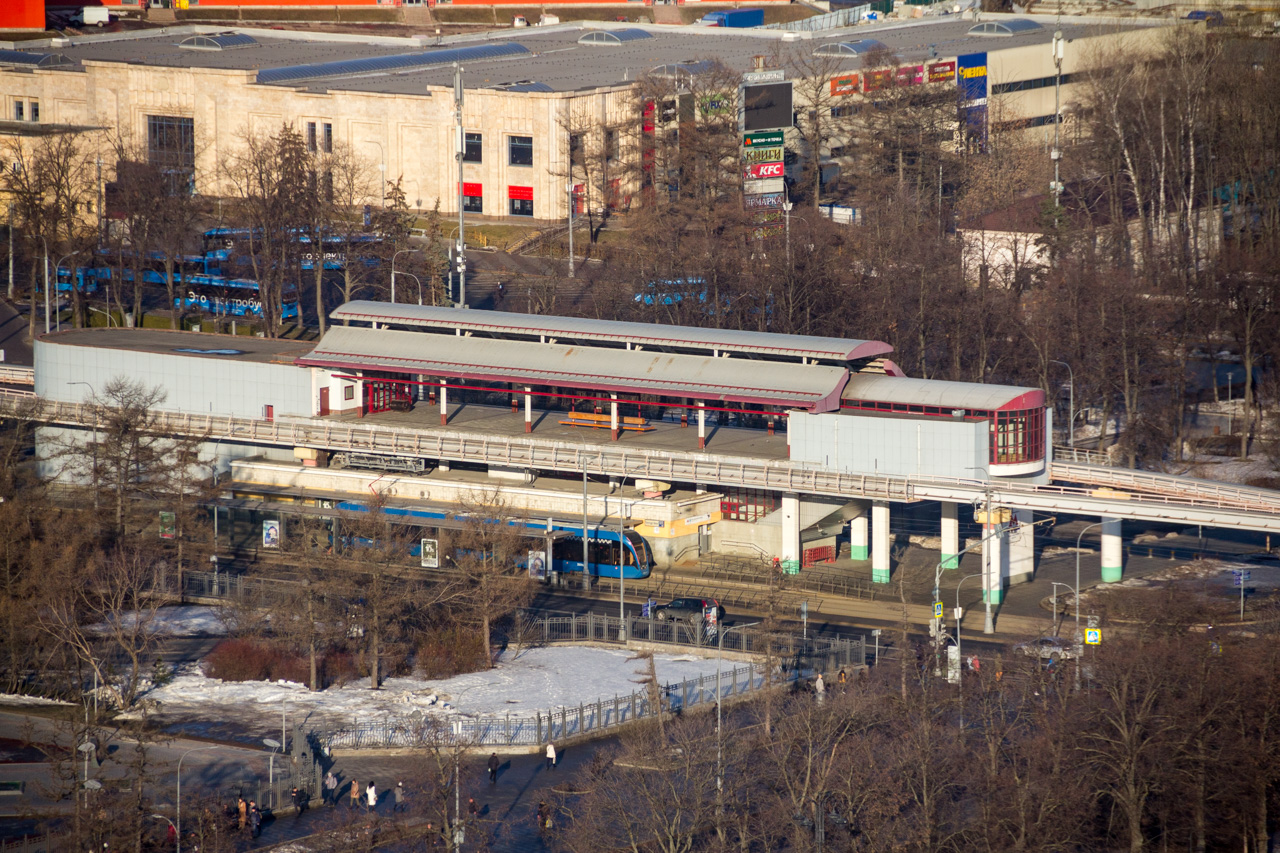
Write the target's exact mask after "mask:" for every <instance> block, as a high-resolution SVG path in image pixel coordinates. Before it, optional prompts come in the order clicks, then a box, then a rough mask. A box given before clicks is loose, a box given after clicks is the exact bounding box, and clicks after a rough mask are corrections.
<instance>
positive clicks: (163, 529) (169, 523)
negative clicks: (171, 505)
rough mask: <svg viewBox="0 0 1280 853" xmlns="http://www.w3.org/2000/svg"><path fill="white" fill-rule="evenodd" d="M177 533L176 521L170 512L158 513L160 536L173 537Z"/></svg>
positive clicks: (164, 537)
mask: <svg viewBox="0 0 1280 853" xmlns="http://www.w3.org/2000/svg"><path fill="white" fill-rule="evenodd" d="M177 535H178V522H177V518H176V516H174V514H173V513H171V512H162V513H160V538H161V539H174V538H176V537H177Z"/></svg>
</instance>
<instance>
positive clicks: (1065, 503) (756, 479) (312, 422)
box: [0, 389, 1280, 532]
mask: <svg viewBox="0 0 1280 853" xmlns="http://www.w3.org/2000/svg"><path fill="white" fill-rule="evenodd" d="M23 399H24V398H22V397H19V396H15V395H12V394H10V393H6V392H5V390H4V389H0V402H2V403H4V404H6V405H20V404H21V401H22V400H23ZM39 418H40V420H42V421H44V422H47V423H64V424H75V425H78V426H84V427H91V426H92V424H93V407H92V406H87V405H82V404H78V403H65V402H60V401H49V400H45V401H43V405H42V406H41V409H40V412H39ZM153 429H155V430H156V431H159V432H163V433H166V434H171V435H186V436H193V437H201V438H206V439H208V440H214V439H224V440H227V439H230V440H233V441H237V442H241V443H246V444H264V445H277V446H293V447H314V448H317V449H322V450H367V451H370V452H374V453H391V454H399V455H406V456H425V457H428V458H432V459H447V460H458V461H466V462H476V463H481V464H489V465H499V466H504V467H525V468H534V469H538V470H548V471H566V472H574V473H577V472H580V471H582V470H583V469H584V468H586V467H587V466H590V468H591V470H593V471H596V472H597V473H600V474H606V475H619V476H625V477H643V478H646V479H654V480H662V481H666V482H672V481H678V482H691V483H707V484H715V485H725V486H740V487H744V488H753V489H764V490H769V491H780V492H794V493H800V494H812V495H827V496H837V497H841V498H871V499H877V500H885V501H894V502H903V503H907V502H911V501H914V500H917V499H927V500H943V501H960V502H967V501H970V500H972V499H973V498H975V497H978V496H979V495H984V494H989V495H990V496H991V498H992V499H993V500H994V501H996V502H998V503H1002V504H1007V505H1010V506H1017V507H1023V508H1027V509H1033V510H1038V511H1041V512H1075V513H1082V514H1090V515H1108V516H1114V517H1118V518H1137V519H1147V520H1158V521H1174V522H1184V523H1185V522H1190V523H1208V524H1215V525H1216V526H1219V527H1228V526H1229V527H1242V528H1246V529H1254V530H1274V531H1277V532H1280V511H1277V509H1276V506H1275V504H1274V503H1272V502H1271V501H1265V502H1262V501H1255V500H1248V499H1241V500H1235V499H1233V500H1226V499H1223V498H1221V497H1213V496H1205V497H1199V496H1186V495H1168V494H1140V495H1126V496H1123V497H1117V496H1115V495H1110V494H1103V493H1099V492H1098V490H1096V489H1093V488H1078V487H1071V486H1038V485H1030V484H1022V483H1011V482H1006V481H999V482H987V481H983V480H969V479H961V478H953V477H910V478H909V477H895V476H886V475H879V474H858V473H847V472H842V471H833V470H829V469H825V468H819V467H817V466H810V465H804V464H799V463H794V462H789V461H785V460H777V461H775V460H763V459H753V458H750V457H732V456H716V455H712V454H708V453H705V452H696V451H671V450H661V449H652V450H650V449H645V448H634V447H622V446H609V445H603V444H600V445H595V444H592V445H583V444H580V443H570V442H564V441H548V440H544V439H532V438H525V437H515V436H502V435H488V434H476V433H463V432H455V431H452V430H447V429H446V430H442V429H435V428H430V429H429V428H419V429H413V428H393V427H385V426H374V425H366V424H361V425H353V424H349V423H344V422H338V421H332V420H323V419H318V418H315V419H312V418H307V419H303V418H281V419H277V420H262V419H255V418H237V417H229V416H225V415H208V414H198V413H189V412H168V411H161V412H157V413H156V420H155V422H154V426H153Z"/></svg>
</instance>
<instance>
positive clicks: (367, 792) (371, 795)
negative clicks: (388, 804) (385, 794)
mask: <svg viewBox="0 0 1280 853" xmlns="http://www.w3.org/2000/svg"><path fill="white" fill-rule="evenodd" d="M364 798H365V802H366V805H367V806H368V808H369V811H373V810H374V809H376V808H377V807H378V786H377V785H375V784H373V782H372V781H370V782H369V787H368V788H365V789H364Z"/></svg>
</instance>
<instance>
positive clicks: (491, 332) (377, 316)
mask: <svg viewBox="0 0 1280 853" xmlns="http://www.w3.org/2000/svg"><path fill="white" fill-rule="evenodd" d="M329 317H330V319H332V320H335V321H342V320H353V321H357V322H361V321H362V322H373V323H386V324H391V325H395V326H415V327H418V328H422V329H435V330H439V331H450V332H456V331H462V332H463V333H465V334H470V335H472V336H477V335H483V336H486V337H492V338H505V339H526V338H529V339H538V340H540V339H542V338H543V337H546V338H548V339H554V340H557V341H562V342H563V341H591V342H594V343H595V344H596V346H597V347H599V345H600V344H602V343H606V342H607V343H609V344H613V345H614V346H615V347H623V346H625V345H626V344H631V345H632V346H634V347H637V348H642V349H644V350H650V349H652V350H678V351H689V350H693V351H696V352H700V353H714V352H719V353H729V352H732V353H741V354H744V355H749V356H767V357H771V358H774V359H777V358H788V359H797V360H798V359H801V358H808V359H819V360H823V361H839V362H849V361H858V360H861V359H871V358H876V357H878V356H882V355H887V354H888V353H891V352H893V347H891V346H890V345H889V344H886V343H883V342H881V341H862V340H855V339H849V338H818V337H809V336H807V335H781V334H777V333H773V332H741V331H737V330H733V329H704V328H698V327H694V326H666V325H661V324H658V323H628V322H619V321H616V320H592V319H589V318H577V317H554V316H548V315H544V314H514V313H510V312H507V311H480V310H476V309H474V308H439V307H434V306H430V305H404V304H400V303H387V302H371V301H356V302H348V303H347V304H345V305H343V306H341V307H340V308H338V309H336V310H335V311H333V312H332V313H331V314H330V315H329ZM615 352H617V350H613V349H611V350H610V353H611V354H612V353H615Z"/></svg>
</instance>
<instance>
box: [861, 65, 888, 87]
mask: <svg viewBox="0 0 1280 853" xmlns="http://www.w3.org/2000/svg"><path fill="white" fill-rule="evenodd" d="M862 81H863V84H864V85H865V86H866V90H867V91H868V92H874V91H875V90H876V89H883V88H884V87H885V86H888V85H889V84H890V83H892V82H893V69H892V68H879V69H876V70H875V71H867V72H865V73H863V75H862Z"/></svg>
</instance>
